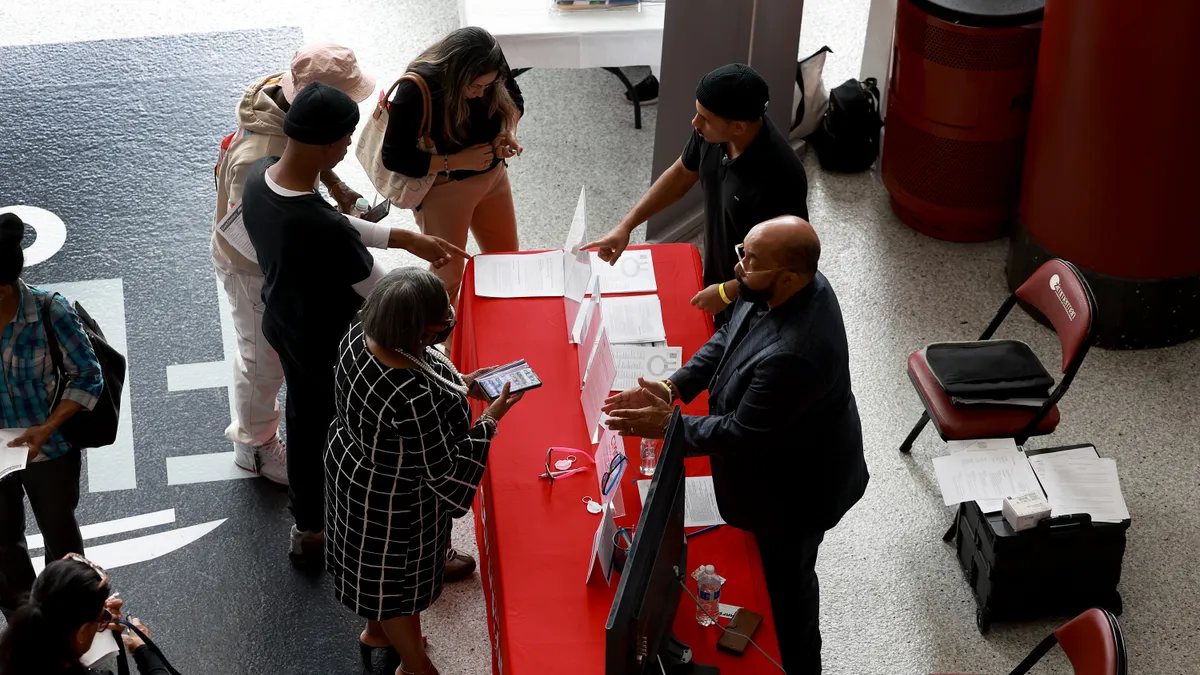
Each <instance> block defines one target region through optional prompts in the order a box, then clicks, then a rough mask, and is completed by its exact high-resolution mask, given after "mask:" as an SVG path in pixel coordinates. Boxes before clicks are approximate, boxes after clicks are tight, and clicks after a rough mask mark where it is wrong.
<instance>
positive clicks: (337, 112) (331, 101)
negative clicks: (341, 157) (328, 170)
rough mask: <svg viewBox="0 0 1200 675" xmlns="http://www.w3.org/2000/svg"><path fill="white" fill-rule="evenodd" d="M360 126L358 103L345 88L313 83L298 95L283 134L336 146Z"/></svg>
mask: <svg viewBox="0 0 1200 675" xmlns="http://www.w3.org/2000/svg"><path fill="white" fill-rule="evenodd" d="M356 126H358V104H357V103H355V102H354V100H353V99H351V98H350V97H349V96H347V95H346V94H344V93H342V92H341V90H339V89H336V88H334V87H331V86H329V85H327V84H322V83H320V82H313V83H312V84H309V85H308V86H307V87H305V88H304V89H301V90H300V93H299V94H296V98H295V100H293V101H292V107H291V108H288V111H287V115H286V116H285V117H284V118H283V133H284V134H286V135H287V137H288V138H290V139H292V140H294V141H298V142H300V143H304V144H306V145H333V144H334V143H337V142H338V141H340V140H342V139H343V138H345V137H346V136H347V135H348V134H350V133H353V132H354V127H356Z"/></svg>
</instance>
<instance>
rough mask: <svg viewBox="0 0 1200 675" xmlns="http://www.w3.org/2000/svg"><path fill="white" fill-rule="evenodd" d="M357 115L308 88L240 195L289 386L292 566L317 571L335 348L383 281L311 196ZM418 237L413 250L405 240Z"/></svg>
mask: <svg viewBox="0 0 1200 675" xmlns="http://www.w3.org/2000/svg"><path fill="white" fill-rule="evenodd" d="M358 116H359V113H358V104H356V103H355V102H354V101H353V100H351V99H350V97H349V96H347V95H346V94H344V93H342V92H341V91H339V90H337V89H335V88H333V87H330V86H327V85H325V84H321V83H319V82H314V83H312V84H310V85H308V86H307V87H305V88H304V89H303V90H302V91H301V92H300V93H299V94H297V95H296V97H295V99H294V100H293V101H292V105H291V108H289V109H288V112H287V116H286V117H285V118H284V123H283V132H284V134H286V135H287V137H288V143H287V148H286V149H285V150H284V152H283V156H282V157H264V158H263V159H260V160H258V161H257V162H255V163H254V164H253V165H251V167H250V170H249V172H248V174H247V177H246V184H245V187H244V189H243V193H242V220H243V222H244V224H245V226H246V232H247V234H249V235H250V240H251V242H252V243H253V244H254V252H255V253H256V254H257V258H258V263H259V265H260V266H261V267H262V270H263V274H264V275H265V277H266V280H265V282H264V284H263V291H262V299H263V303H264V305H265V308H264V310H263V319H262V326H263V336H264V337H266V339H267V341H268V342H269V343H270V344H271V346H272V347H274V348H275V351H277V352H278V353H279V358H280V362H281V364H282V366H283V374H284V379H285V381H286V382H287V400H286V402H285V406H284V408H285V409H284V413H285V415H286V422H287V441H288V442H287V472H288V482H289V484H290V485H289V495H288V496H289V500H290V502H291V510H292V515H293V516H294V517H295V519H296V524H295V525H294V526H293V527H292V537H291V546H292V550H291V556H292V559H293V560H294V561H295V562H297V563H298V564H316V565H320V564H322V553H323V547H324V534H323V533H324V529H325V525H324V520H325V469H324V462H323V461H322V456H323V454H324V449H325V439H326V435H327V432H328V429H329V423H330V422H331V421H332V419H333V415H334V380H333V369H334V364H335V363H336V360H337V346H338V342H339V341H340V340H341V338H342V336H343V335H344V334H345V332H346V329H347V327H349V325H350V323H351V321H353V319H354V316H355V314H356V313H357V312H358V310H359V307H360V306H361V305H362V301H363V298H365V297H366V295H367V293H369V292H370V290H371V288H372V287H373V286H374V285H375V282H376V281H377V280H378V279H379V278H381V277H382V276H383V270H382V269H381V268H380V267H379V266H378V265H377V264H376V263H375V259H374V258H373V257H372V256H371V254H370V253H369V252H368V251H367V248H366V246H365V245H364V244H363V241H362V237H361V235H360V234H359V232H358V230H356V229H355V228H354V227H353V226H351V224H350V222H349V221H348V220H347V219H346V217H345V216H343V215H342V214H340V213H338V212H337V210H336V209H334V208H333V207H332V206H331V205H330V204H329V203H328V202H326V201H325V200H324V199H323V198H322V197H321V196H320V195H319V194H317V192H316V191H315V190H314V186H315V185H316V183H317V177H318V176H319V175H320V173H321V172H322V171H327V170H329V169H331V168H333V167H335V166H337V164H338V163H339V162H341V161H342V158H343V157H345V156H346V150H347V149H348V148H349V147H350V136H351V134H352V133H353V132H354V128H355V126H357V124H358ZM401 234H407V235H409V236H408V237H407V238H406V237H400V236H399V235H401ZM393 235H394V236H393ZM416 237H420V241H412V240H413V239H414V238H416ZM388 239H389V243H393V242H394V243H396V244H399V245H402V246H405V248H408V249H409V250H410V251H412V252H414V253H416V254H417V255H420V256H421V257H423V258H425V259H427V260H429V261H430V262H432V263H433V264H434V265H435V266H440V265H444V264H446V263H447V262H449V260H450V256H451V255H459V256H462V257H465V256H466V253H465V252H463V251H461V250H459V249H457V248H455V247H453V246H450V245H449V244H447V243H446V242H445V241H443V240H440V239H437V238H434V237H424V236H423V235H417V234H416V233H408V232H406V231H396V232H393V233H392V235H389V237H388ZM405 244H408V245H405ZM426 249H429V250H426Z"/></svg>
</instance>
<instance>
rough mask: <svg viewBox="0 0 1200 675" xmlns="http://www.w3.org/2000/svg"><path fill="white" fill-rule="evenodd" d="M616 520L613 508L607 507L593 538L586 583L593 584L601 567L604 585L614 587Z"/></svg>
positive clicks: (602, 513)
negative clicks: (595, 575)
mask: <svg viewBox="0 0 1200 675" xmlns="http://www.w3.org/2000/svg"><path fill="white" fill-rule="evenodd" d="M614 518H615V516H614V515H613V510H612V508H611V507H605V508H604V510H603V511H602V512H601V513H600V525H599V526H598V527H597V528H596V534H595V536H593V537H592V555H591V558H590V559H589V560H588V573H587V579H586V580H585V581H584V583H591V581H592V574H593V573H594V572H595V571H596V568H597V567H599V568H600V574H601V575H602V576H603V577H604V583H606V584H609V585H612V571H613V553H614V549H615V548H616V544H615V543H614V542H613V537H614V536H615V535H616V534H617V521H616V520H615V519H614Z"/></svg>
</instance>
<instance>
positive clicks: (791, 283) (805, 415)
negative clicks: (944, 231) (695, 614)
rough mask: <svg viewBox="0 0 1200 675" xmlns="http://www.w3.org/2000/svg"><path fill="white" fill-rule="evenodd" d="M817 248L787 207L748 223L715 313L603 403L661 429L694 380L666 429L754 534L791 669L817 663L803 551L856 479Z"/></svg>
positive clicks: (859, 467) (626, 420)
mask: <svg viewBox="0 0 1200 675" xmlns="http://www.w3.org/2000/svg"><path fill="white" fill-rule="evenodd" d="M820 255H821V244H820V241H819V240H818V238H817V234H816V232H814V231H813V229H812V226H811V225H809V224H808V223H807V222H806V221H804V220H802V219H800V218H797V217H795V216H784V217H781V218H775V219H772V220H768V221H766V222H764V223H761V224H759V225H757V226H755V227H754V229H752V230H751V231H750V232H749V234H747V236H746V239H745V242H744V244H743V245H742V246H741V247H739V248H738V258H739V262H738V264H737V267H736V268H735V271H736V274H737V277H738V284H739V295H738V300H737V302H736V304H735V305H734V311H733V315H732V318H731V319H730V321H729V323H727V324H725V325H724V326H722V327H721V330H719V331H718V332H717V334H716V335H714V336H713V337H712V339H710V340H709V341H708V342H707V343H706V344H705V345H704V346H703V347H701V348H700V350H699V351H697V352H696V354H695V355H694V356H693V357H692V358H691V360H690V361H688V362H687V364H686V365H684V367H683V368H681V369H679V371H678V372H676V373H675V374H674V375H672V376H671V377H670V378H668V379H667V380H663V381H661V382H647V381H645V380H642V381H640V385H641V386H639V387H637V388H634V389H630V390H628V391H625V392H622V393H620V394H616V395H614V396H612V397H611V398H609V399H608V401H607V402H606V404H605V408H604V409H605V412H607V413H608V414H609V416H610V420H609V422H608V424H609V427H610V428H612V429H616V430H618V431H620V432H621V433H622V434H623V435H628V436H640V437H643V438H662V436H663V434H664V432H665V431H666V427H667V422H668V421H669V420H670V417H671V409H672V404H673V403H674V401H675V400H676V399H680V400H682V401H684V402H688V401H691V400H692V399H694V398H696V396H698V395H699V394H700V392H702V391H704V390H708V394H709V399H708V405H709V414H708V415H704V416H695V415H686V416H684V417H683V424H682V425H681V428H680V433H682V434H683V439H684V446H685V447H686V449H687V451H688V454H689V455H692V456H696V455H707V456H708V457H709V458H710V461H711V464H712V472H713V484H714V486H715V488H716V493H717V505H718V506H719V507H720V510H721V516H722V517H723V518H724V519H725V521H726V522H727V523H729V524H730V525H733V526H734V527H738V528H741V529H744V530H748V531H750V532H753V533H754V534H755V536H756V538H757V539H758V544H759V550H760V551H761V553H762V563H763V573H764V575H765V576H766V580H767V591H768V593H769V594H770V596H771V609H772V612H773V613H774V616H775V630H776V633H777V634H778V637H779V645H780V651H781V653H782V655H783V667H784V669H785V670H787V672H788V673H791V674H792V675H810V674H815V673H820V672H821V633H820V628H819V625H818V617H819V605H820V603H819V590H818V585H817V574H816V562H817V549H818V547H819V546H820V544H821V541H822V539H823V538H824V535H825V532H826V531H828V530H829V529H831V528H833V527H834V526H835V525H836V524H837V523H838V521H840V520H841V518H842V516H843V515H845V513H846V512H847V511H849V510H850V507H852V506H853V505H854V504H855V503H856V502H857V501H858V500H859V499H860V498H861V497H862V495H863V493H864V491H865V490H866V487H867V480H868V477H869V476H868V473H867V466H866V462H865V460H864V459H863V445H862V427H861V425H860V422H859V417H858V407H857V405H856V403H855V400H854V394H853V392H852V391H851V387H850V366H849V355H848V352H849V349H848V346H847V343H846V329H845V326H844V325H843V323H842V311H841V308H840V306H839V305H838V301H837V297H836V296H835V295H834V292H833V288H832V287H830V285H829V282H828V281H827V280H826V279H825V276H824V275H823V274H821V273H820V272H818V271H817V261H818V259H819V258H820Z"/></svg>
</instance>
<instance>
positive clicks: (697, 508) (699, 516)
mask: <svg viewBox="0 0 1200 675" xmlns="http://www.w3.org/2000/svg"><path fill="white" fill-rule="evenodd" d="M637 486H638V493H639V494H640V495H641V497H642V504H645V503H646V495H647V494H649V492H650V481H649V480H639V481H638V482H637ZM686 486H687V493H686V494H685V495H684V498H683V526H684V527H710V526H712V525H724V524H725V520H724V519H723V518H721V511H720V509H718V508H717V493H716V490H715V489H714V488H713V479H712V476H688V478H687V483H686Z"/></svg>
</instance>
